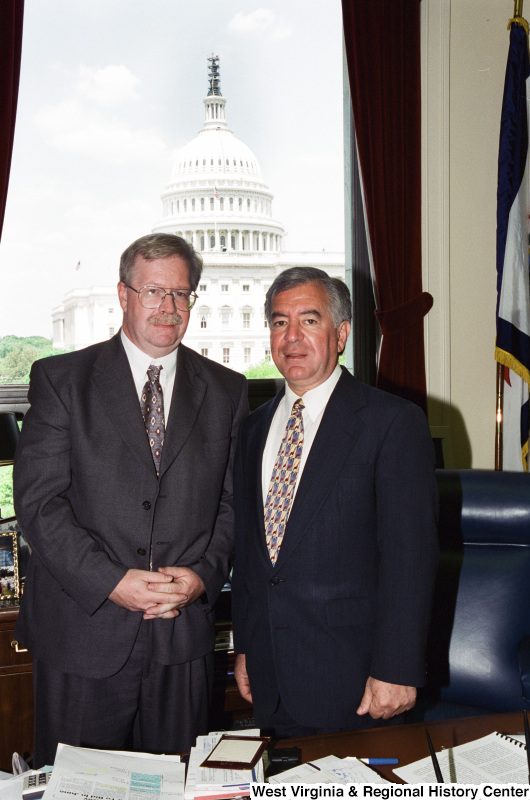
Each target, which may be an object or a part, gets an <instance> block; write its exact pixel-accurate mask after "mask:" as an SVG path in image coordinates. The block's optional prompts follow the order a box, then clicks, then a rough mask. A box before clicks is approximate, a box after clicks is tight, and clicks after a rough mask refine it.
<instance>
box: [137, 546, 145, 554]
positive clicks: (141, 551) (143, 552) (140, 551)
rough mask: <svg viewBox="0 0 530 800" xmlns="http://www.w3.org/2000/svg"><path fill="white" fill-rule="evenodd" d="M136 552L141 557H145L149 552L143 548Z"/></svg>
mask: <svg viewBox="0 0 530 800" xmlns="http://www.w3.org/2000/svg"><path fill="white" fill-rule="evenodd" d="M136 552H137V553H138V555H139V556H145V554H146V553H147V550H144V548H143V547H139V548H138V550H137V551H136Z"/></svg>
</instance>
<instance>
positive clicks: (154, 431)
mask: <svg viewBox="0 0 530 800" xmlns="http://www.w3.org/2000/svg"><path fill="white" fill-rule="evenodd" d="M162 369H163V367H155V366H154V364H151V365H150V366H149V367H148V369H147V377H148V380H147V381H146V384H145V386H144V388H143V391H142V399H141V402H140V407H141V409H142V417H143V418H144V422H145V432H146V433H147V438H148V439H149V445H150V447H151V452H152V454H153V461H154V462H155V467H156V474H157V475H158V473H159V472H160V457H161V455H162V447H163V446H164V433H165V424H164V396H163V394H162V387H161V386H160V371H161V370H162Z"/></svg>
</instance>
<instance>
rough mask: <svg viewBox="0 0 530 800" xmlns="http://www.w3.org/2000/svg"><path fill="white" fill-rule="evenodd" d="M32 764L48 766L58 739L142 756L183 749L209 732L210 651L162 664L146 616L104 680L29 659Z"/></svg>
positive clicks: (211, 655)
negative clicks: (127, 649) (119, 662)
mask: <svg viewBox="0 0 530 800" xmlns="http://www.w3.org/2000/svg"><path fill="white" fill-rule="evenodd" d="M33 670H34V678H33V683H34V695H35V697H34V702H35V743H34V754H33V763H34V767H36V768H40V767H42V766H44V764H50V765H52V764H53V762H54V759H55V752H56V749H57V744H58V743H59V742H63V744H70V745H74V746H78V747H94V748H99V749H104V750H106V749H114V750H133V751H137V752H142V751H143V752H148V753H180V752H183V751H186V750H189V749H190V747H191V746H192V745H193V744H194V742H195V737H196V736H197V735H199V734H204V733H207V732H208V710H209V704H210V699H211V691H212V683H213V654H211V653H210V654H208V655H207V656H205V657H203V658H199V659H196V660H195V661H191V662H187V663H184V664H174V665H171V666H165V665H163V664H157V663H156V662H155V661H153V659H152V654H151V646H150V628H149V621H144V622H142V625H141V627H140V632H139V634H138V637H137V640H136V643H135V645H134V648H133V650H132V653H131V655H130V656H129V658H128V660H127V662H126V663H125V665H124V666H123V667H122V669H120V670H119V672H117V673H116V674H115V675H112V676H111V677H109V678H101V679H99V678H84V677H81V676H79V675H71V674H67V673H63V672H60V671H58V670H56V669H54V668H53V667H50V666H49V665H48V664H45V663H43V662H42V661H37V660H35V661H34V665H33Z"/></svg>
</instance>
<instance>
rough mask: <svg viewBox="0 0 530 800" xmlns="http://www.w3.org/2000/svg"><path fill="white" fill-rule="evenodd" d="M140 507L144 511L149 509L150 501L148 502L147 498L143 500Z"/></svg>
mask: <svg viewBox="0 0 530 800" xmlns="http://www.w3.org/2000/svg"><path fill="white" fill-rule="evenodd" d="M142 508H143V509H144V510H145V511H149V509H150V508H151V503H150V502H149V500H144V502H143V503H142Z"/></svg>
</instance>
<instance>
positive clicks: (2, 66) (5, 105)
mask: <svg viewBox="0 0 530 800" xmlns="http://www.w3.org/2000/svg"><path fill="white" fill-rule="evenodd" d="M23 17H24V0H0V237H1V236H2V228H3V225H4V214H5V209H6V200H7V187H8V185H9V170H10V168H11V154H12V152H13V138H14V135H15V119H16V115H17V100H18V84H19V79H20V56H21V54H22V21H23Z"/></svg>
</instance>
